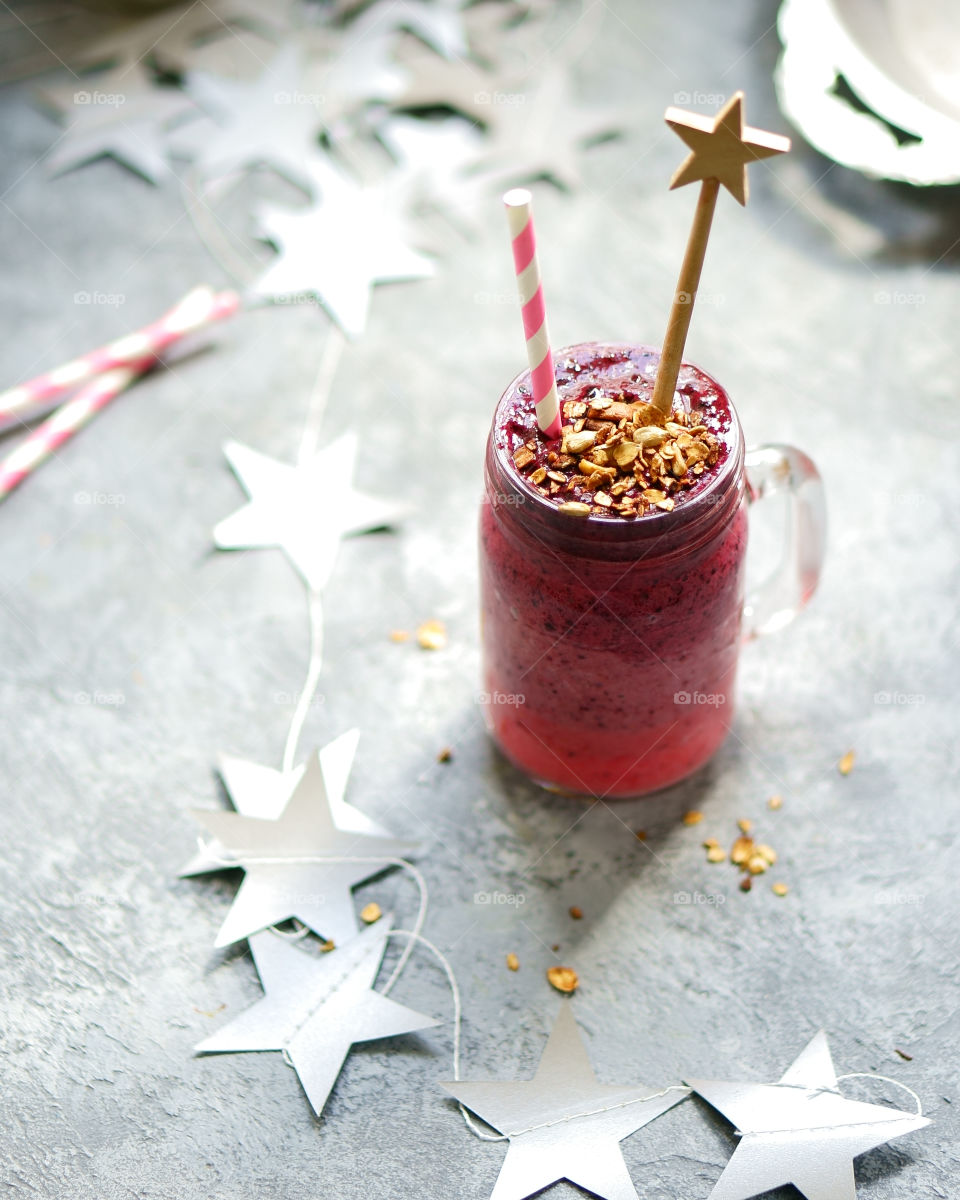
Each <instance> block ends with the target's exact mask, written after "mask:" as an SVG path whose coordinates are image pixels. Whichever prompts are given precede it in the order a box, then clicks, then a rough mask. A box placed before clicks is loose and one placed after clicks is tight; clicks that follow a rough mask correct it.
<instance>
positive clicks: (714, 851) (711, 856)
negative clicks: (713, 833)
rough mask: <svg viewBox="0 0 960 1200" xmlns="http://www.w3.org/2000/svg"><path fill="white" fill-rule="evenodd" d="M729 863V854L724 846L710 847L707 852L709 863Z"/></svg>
mask: <svg viewBox="0 0 960 1200" xmlns="http://www.w3.org/2000/svg"><path fill="white" fill-rule="evenodd" d="M726 861H727V852H726V850H724V848H723V847H722V846H710V847H709V848H708V850H707V862H712V863H722V862H726Z"/></svg>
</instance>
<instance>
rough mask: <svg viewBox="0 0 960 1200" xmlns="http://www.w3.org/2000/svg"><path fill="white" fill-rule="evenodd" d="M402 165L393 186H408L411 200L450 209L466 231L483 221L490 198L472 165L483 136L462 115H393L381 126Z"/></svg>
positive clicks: (411, 203) (383, 137) (384, 139)
mask: <svg viewBox="0 0 960 1200" xmlns="http://www.w3.org/2000/svg"><path fill="white" fill-rule="evenodd" d="M377 134H378V136H379V137H380V139H381V141H382V142H383V143H384V145H385V146H386V147H387V149H388V150H389V151H390V153H391V155H392V156H393V158H394V159H395V160H396V162H397V164H398V167H397V172H396V178H395V180H394V183H393V185H392V186H397V187H399V188H401V189H403V191H404V193H405V195H406V197H407V202H408V205H409V206H410V207H411V208H412V207H414V206H415V205H417V204H422V205H425V206H428V207H430V208H432V209H435V210H438V211H441V212H447V213H448V214H449V215H450V217H451V218H452V219H453V221H454V223H455V224H457V225H458V226H459V227H460V228H461V229H463V230H464V231H469V230H472V229H476V228H477V227H478V226H479V225H480V223H481V210H482V209H485V208H488V207H489V204H488V200H487V197H486V195H485V194H484V192H483V191H482V190H481V188H480V187H479V186H478V184H477V181H476V179H475V178H470V177H468V176H466V174H465V172H466V170H467V169H468V168H469V167H471V166H472V165H473V164H474V163H475V162H476V161H477V159H478V157H479V156H480V153H481V152H482V147H483V135H482V134H481V133H480V131H479V130H478V129H477V128H476V127H475V126H474V125H472V124H471V123H470V122H468V121H465V120H463V119H462V118H460V117H448V118H446V119H445V120H443V121H421V120H418V119H417V118H416V117H392V118H391V119H390V120H389V121H386V122H385V123H384V124H383V125H381V126H380V128H379V129H378V130H377Z"/></svg>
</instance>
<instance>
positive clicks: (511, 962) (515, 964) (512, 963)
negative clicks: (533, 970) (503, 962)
mask: <svg viewBox="0 0 960 1200" xmlns="http://www.w3.org/2000/svg"><path fill="white" fill-rule="evenodd" d="M507 970H508V971H519V970H520V959H519V958H517V956H516V955H515V954H514V953H513V951H512V950H511V951H510V953H509V954H508V955H507Z"/></svg>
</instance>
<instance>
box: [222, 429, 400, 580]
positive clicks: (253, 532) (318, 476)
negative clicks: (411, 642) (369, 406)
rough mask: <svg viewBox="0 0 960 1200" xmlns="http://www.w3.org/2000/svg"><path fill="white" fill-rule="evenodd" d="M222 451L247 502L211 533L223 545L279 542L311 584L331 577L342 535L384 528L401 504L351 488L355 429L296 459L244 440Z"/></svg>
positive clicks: (225, 547)
mask: <svg viewBox="0 0 960 1200" xmlns="http://www.w3.org/2000/svg"><path fill="white" fill-rule="evenodd" d="M224 453H225V454H226V456H227V460H228V461H229V463H230V466H231V467H232V468H233V471H234V473H235V474H236V476H237V478H238V479H239V480H240V482H241V484H242V485H243V489H244V491H245V492H246V493H247V495H248V496H249V497H250V502H249V504H246V505H244V507H243V508H240V509H238V510H237V511H236V512H235V513H233V514H232V515H231V516H229V517H227V518H226V519H225V520H223V521H221V522H220V524H219V525H217V526H216V528H215V529H214V531H213V540H214V541H215V542H216V544H217V545H218V546H219V547H220V548H221V550H240V549H246V548H254V547H264V546H278V547H279V548H280V549H281V550H283V551H284V553H285V554H286V555H287V557H288V558H289V559H290V561H291V562H292V563H293V565H294V566H295V567H296V568H297V570H298V571H299V572H300V574H301V575H302V576H303V578H304V579H305V580H306V582H307V585H308V586H309V587H310V588H311V589H312V590H313V591H321V590H322V589H323V587H324V586H325V585H326V583H327V580H328V579H329V578H330V574H331V572H332V571H333V566H334V562H335V561H336V556H337V550H338V549H339V547H340V541H341V539H342V538H344V537H349V536H350V535H352V534H357V533H366V532H368V531H370V530H374V529H383V528H385V527H387V526H389V525H391V524H393V523H394V522H395V521H396V520H397V518H398V517H399V516H400V515H401V513H402V511H403V510H402V509H401V508H400V506H399V505H397V504H394V503H393V502H391V501H389V500H381V499H379V498H378V497H376V496H369V495H367V494H366V493H365V492H358V491H357V490H356V489H355V488H354V486H353V473H354V467H355V464H356V458H357V438H356V435H355V434H354V433H344V434H341V435H340V437H338V438H337V439H336V440H335V441H333V442H331V443H330V445H329V446H327V447H325V448H324V449H323V450H321V451H319V453H318V454H316V455H315V456H314V457H313V458H311V459H309V460H308V461H307V462H304V463H300V464H298V465H297V466H289V465H288V464H287V463H283V462H280V461H278V460H277V459H275V458H270V457H269V456H268V455H266V454H261V453H260V452H259V451H258V450H251V449H250V447H249V446H243V445H241V444H240V443H239V442H227V444H226V445H225V446H224Z"/></svg>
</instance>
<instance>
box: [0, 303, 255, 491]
mask: <svg viewBox="0 0 960 1200" xmlns="http://www.w3.org/2000/svg"><path fill="white" fill-rule="evenodd" d="M201 292H204V295H202V296H201V295H200V293H201ZM191 296H192V297H193V299H192V300H191V306H190V307H189V308H187V307H185V306H186V301H187V299H189V297H185V298H184V300H183V301H181V304H180V305H178V306H177V308H178V309H179V310H180V316H179V318H178V319H179V320H180V321H182V322H183V329H182V332H184V333H186V332H187V331H188V329H199V328H200V327H201V325H205V324H207V323H208V322H210V321H215V320H217V319H218V318H219V317H222V316H228V315H229V314H230V313H232V312H235V311H236V309H237V307H238V305H239V303H240V299H239V297H238V296H237V295H236V293H235V292H219V293H217V294H216V295H214V294H213V293H211V292H210V291H209V289H201V288H198V289H197V290H196V291H195V292H192V293H191ZM172 311H176V310H172ZM201 314H203V319H202V320H201V319H199V318H200V316H201ZM170 316H171V314H170V313H168V314H167V317H166V318H163V320H164V321H167V320H168V318H169V317H170ZM159 324H160V322H157V325H159ZM150 328H155V327H153V326H151V327H150ZM174 329H175V325H174V324H173V323H170V324H168V325H167V326H165V330H164V335H163V336H161V337H159V338H158V339H157V342H156V343H154V344H152V345H151V344H150V342H149V339H144V338H143V336H142V333H143V332H145V331H142V332H141V333H140V334H131V335H130V337H129V338H128V339H124V340H126V341H128V343H129V347H132V346H133V345H134V341H133V339H134V338H140V341H139V343H138V345H139V350H140V355H139V357H132V356H131V357H128V358H127V361H126V362H125V364H124V365H122V366H117V367H113V368H112V369H111V370H108V371H106V372H104V373H103V374H102V375H98V376H97V377H96V378H95V379H92V380H91V381H90V382H89V383H86V384H85V385H84V386H83V387H81V388H80V390H79V391H78V392H77V393H76V395H75V396H74V397H73V398H72V399H70V400H68V401H67V402H66V404H64V405H62V406H61V407H60V408H58V409H57V411H56V412H55V413H54V414H53V416H52V417H49V418H48V419H47V420H46V421H44V422H43V424H42V425H38V426H37V428H36V429H34V430H33V432H32V433H30V434H28V436H27V437H26V438H24V440H23V441H22V442H21V443H20V445H19V446H17V448H16V449H15V450H14V451H12V453H10V454H8V455H7V457H6V458H5V459H3V461H2V462H0V501H3V500H5V499H6V498H7V496H9V495H10V493H11V492H12V491H13V490H14V488H16V487H19V486H20V484H21V483H23V481H24V480H25V479H26V478H27V476H28V475H32V474H33V472H34V471H35V470H36V469H37V467H39V466H41V465H42V464H43V463H45V462H46V461H47V459H48V458H50V457H51V456H52V455H53V454H55V453H56V451H57V450H59V448H60V447H61V446H62V445H63V444H64V442H68V441H69V440H70V438H72V437H73V435H74V434H75V433H77V432H78V431H79V430H81V429H82V428H83V427H84V425H86V424H87V423H88V422H89V421H90V420H91V419H92V418H93V417H94V416H96V414H97V413H98V412H99V411H100V410H101V409H102V408H106V406H107V405H108V404H109V403H110V401H111V400H113V399H114V397H116V396H118V395H119V394H120V393H121V392H122V391H124V390H125V389H126V388H128V387H129V386H130V384H131V383H133V382H134V381H135V380H136V379H138V378H139V377H140V376H141V375H142V374H143V373H144V372H145V371H149V370H150V368H151V367H152V366H153V365H154V364H155V363H156V361H157V352H158V350H162V349H163V348H164V346H169V344H170V342H172V341H173V340H175V337H174V336H167V335H170V334H173V331H174ZM117 344H118V343H114V347H116V346H117ZM145 348H149V351H150V352H149V353H147V354H144V353H143V351H144V349H145ZM125 353H126V354H129V348H128V349H127V350H126V351H125Z"/></svg>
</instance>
